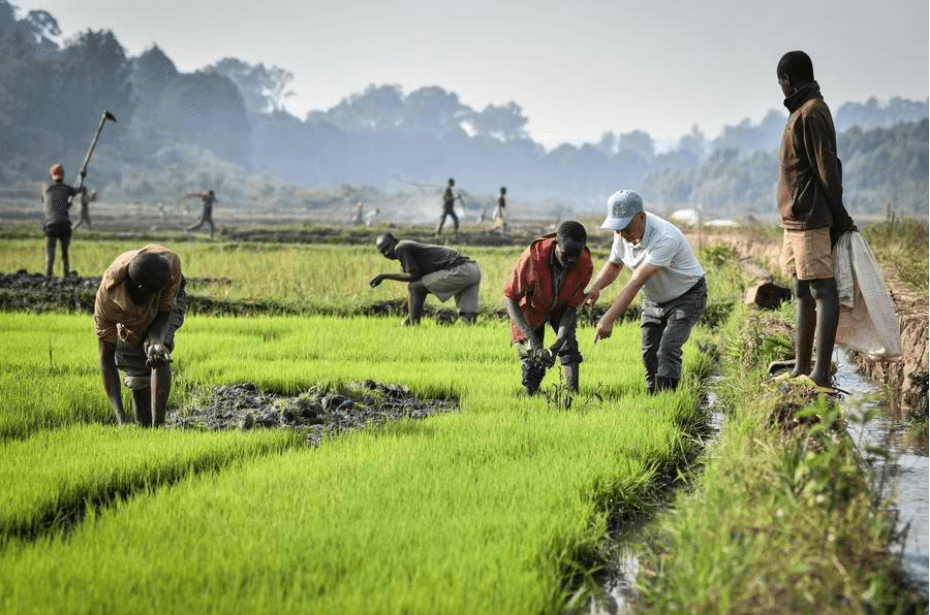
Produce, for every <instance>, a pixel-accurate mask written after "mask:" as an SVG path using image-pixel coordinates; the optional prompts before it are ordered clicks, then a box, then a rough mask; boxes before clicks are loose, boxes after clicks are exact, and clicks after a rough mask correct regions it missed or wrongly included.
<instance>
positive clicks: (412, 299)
mask: <svg viewBox="0 0 930 615" xmlns="http://www.w3.org/2000/svg"><path fill="white" fill-rule="evenodd" d="M428 294H429V291H428V290H427V289H426V286H424V285H423V282H420V281H419V280H418V281H416V282H410V284H408V285H407V319H408V321H409V322H410V324H412V325H415V324H417V323H419V322H420V317H421V316H422V315H423V304H424V303H425V302H426V295H428Z"/></svg>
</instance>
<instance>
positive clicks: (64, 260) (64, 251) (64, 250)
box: [61, 237, 71, 278]
mask: <svg viewBox="0 0 930 615" xmlns="http://www.w3.org/2000/svg"><path fill="white" fill-rule="evenodd" d="M70 243H71V240H70V239H68V238H66V237H62V238H61V264H62V265H64V266H65V275H64V277H65V278H67V277H68V276H69V275H71V262H70V261H69V260H68V246H69V245H70Z"/></svg>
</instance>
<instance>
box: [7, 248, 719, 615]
mask: <svg viewBox="0 0 930 615" xmlns="http://www.w3.org/2000/svg"><path fill="white" fill-rule="evenodd" d="M134 247H137V246H136V244H129V243H127V244H122V243H118V242H112V243H108V242H97V243H93V244H87V245H84V246H82V248H81V249H80V250H76V251H75V255H74V265H73V267H74V268H75V269H77V270H79V271H81V272H82V273H83V274H84V275H87V272H91V271H102V270H103V269H104V268H105V267H106V265H107V264H109V262H110V261H111V260H112V258H113V257H114V256H115V255H116V254H118V253H120V252H122V251H124V250H126V249H132V248H134ZM30 249H31V248H30V247H29V246H28V245H27V242H23V243H19V242H18V241H10V242H7V243H6V244H4V246H3V247H2V248H0V269H3V270H7V271H9V270H12V269H13V267H12V266H11V265H10V264H9V263H12V262H22V259H23V258H26V255H28V253H29V250H30ZM463 251H465V252H466V253H469V254H470V255H472V256H473V257H474V258H476V260H478V262H479V263H480V264H481V266H482V270H483V273H484V283H483V285H482V301H483V302H484V306H483V307H484V309H485V310H486V312H485V313H486V314H487V311H488V310H492V309H494V307H495V306H497V305H499V304H500V303H501V302H500V300H499V292H500V285H501V284H502V282H503V276H504V275H505V274H506V272H507V271H508V270H509V267H510V265H511V264H512V262H513V260H514V259H515V257H516V254H517V252H518V251H519V250H518V249H517V248H494V249H492V248H482V249H472V250H463ZM178 252H179V254H180V255H181V258H182V260H183V262H184V263H185V274H186V275H188V276H190V277H199V278H208V277H209V278H221V279H226V280H228V281H223V282H221V283H217V284H215V285H208V286H207V287H206V288H205V289H199V290H198V289H195V292H201V291H204V292H208V293H226V292H228V293H230V296H236V297H239V298H256V297H267V296H273V297H275V298H277V299H282V298H283V299H284V300H287V301H294V302H303V305H305V306H307V305H312V306H316V307H318V308H319V310H320V312H321V313H320V314H318V315H311V316H300V317H298V316H287V317H284V316H277V317H276V316H251V317H242V318H232V317H214V316H197V315H192V316H191V317H189V318H188V320H187V321H186V322H185V325H184V327H183V328H182V329H181V330H180V331H179V332H178V335H177V347H176V350H175V353H174V354H175V363H174V386H173V389H172V395H171V400H170V408H171V409H174V410H182V409H184V408H185V407H189V406H191V405H195V404H197V403H200V400H201V399H202V397H203V395H204V394H205V393H204V392H205V391H209V390H211V389H212V388H215V387H218V386H221V385H228V384H237V383H244V382H250V383H254V384H255V385H257V386H258V387H259V388H260V389H262V390H266V391H274V392H281V393H289V394H294V393H299V392H301V391H304V390H307V389H308V388H310V387H314V386H321V385H339V384H342V383H347V382H353V381H362V380H366V379H371V380H375V381H378V382H385V383H396V384H402V385H405V386H407V387H409V388H410V389H411V390H412V391H414V392H415V393H417V394H418V395H420V396H422V397H425V398H431V397H443V398H445V397H453V396H454V397H455V398H457V399H458V403H459V408H458V411H457V412H451V413H446V414H441V415H434V416H431V417H429V418H426V419H423V420H417V421H414V420H411V419H407V420H400V421H397V422H393V423H389V424H387V425H385V426H384V427H381V428H374V427H372V428H369V429H365V430H362V431H355V432H352V433H347V434H343V435H339V436H334V437H330V438H324V440H323V443H322V445H320V446H318V447H311V446H308V445H307V444H306V441H307V440H306V437H305V434H302V433H299V432H298V431H295V430H287V429H267V430H251V431H222V432H211V431H201V430H194V429H163V430H158V431H146V430H142V429H139V428H136V427H125V428H118V427H116V426H115V424H114V421H113V419H112V417H111V416H110V410H109V407H108V404H107V402H106V398H105V396H104V394H103V390H102V385H101V384H100V375H99V370H98V367H97V357H96V340H95V338H94V335H93V331H92V326H91V322H90V318H89V316H87V315H83V314H14V313H5V314H0V330H2V337H0V339H2V340H3V341H2V346H3V351H4V352H3V353H2V356H0V398H2V399H3V400H4V404H3V406H2V407H0V449H2V453H0V477H2V481H3V484H4V496H3V497H4V502H3V505H2V507H0V542H2V548H0V578H3V579H4V582H3V583H2V584H0V611H2V612H8V613H46V612H58V613H100V612H120V613H149V612H155V611H157V612H159V613H160V614H165V613H190V612H197V613H228V612H248V613H297V612H301V613H303V612H314V613H355V612H379V613H411V612H429V613H557V612H560V611H561V610H562V609H563V608H565V606H566V605H568V604H570V603H571V601H572V598H573V596H575V597H577V596H576V594H577V593H578V592H579V591H584V589H585V587H587V585H588V584H589V583H590V579H591V578H592V575H593V574H594V573H595V572H596V570H597V568H598V567H599V566H600V565H601V564H602V558H603V555H602V554H599V549H600V548H601V545H602V544H603V541H604V539H605V536H606V534H607V531H608V528H609V527H610V526H611V524H612V523H615V522H616V521H617V520H619V519H629V518H632V517H633V516H635V515H636V514H638V513H639V512H641V511H643V510H649V509H650V507H651V506H653V505H654V501H655V497H656V495H655V494H656V492H657V490H660V489H662V488H663V486H664V485H666V484H668V483H669V482H670V481H672V480H674V479H675V477H676V475H677V472H678V471H679V469H680V467H681V465H682V464H683V463H684V462H685V460H686V459H688V458H690V457H691V456H693V454H694V453H695V451H696V447H697V446H698V443H697V442H696V440H695V439H694V437H693V435H692V434H693V429H694V426H695V425H696V424H698V423H700V422H701V420H702V417H701V416H700V414H701V412H700V410H699V408H698V404H697V401H698V397H699V392H700V390H699V385H700V380H701V379H702V378H703V377H705V376H706V374H707V373H708V372H709V369H710V359H709V358H708V356H706V355H704V354H702V353H701V352H700V351H699V349H698V344H697V341H696V340H697V338H700V337H701V336H702V335H705V334H703V333H700V332H699V333H696V334H695V336H693V339H692V341H691V342H689V344H688V345H687V346H686V352H685V371H686V374H687V377H686V378H685V380H684V381H683V383H684V386H683V387H681V388H680V389H679V390H678V391H676V392H674V393H664V394H661V395H658V396H654V397H653V396H648V395H646V392H645V387H644V385H643V382H642V373H641V370H642V368H641V364H640V359H639V332H638V327H637V325H636V324H623V325H618V327H617V328H616V329H615V331H614V335H613V337H612V338H611V339H610V340H608V341H607V342H606V343H602V344H599V345H598V346H597V347H596V348H594V347H592V339H593V328H590V327H585V326H582V327H581V328H580V329H579V331H578V337H579V342H580V347H581V352H582V354H583V355H584V356H585V361H584V363H582V364H581V391H580V392H579V394H578V395H577V396H576V397H575V400H574V403H573V406H572V409H571V410H569V411H566V410H564V409H563V407H562V404H561V403H560V401H561V399H560V395H561V390H560V386H559V385H560V380H559V370H558V369H557V368H556V369H552V370H550V372H549V373H548V374H547V376H546V380H545V381H544V382H543V385H542V388H543V392H544V395H539V396H535V397H527V396H526V395H525V394H523V393H522V389H521V386H520V366H519V361H518V360H517V357H516V352H515V350H514V349H513V348H512V347H511V346H510V345H509V325H508V323H507V322H506V321H505V320H502V319H499V318H490V317H487V316H486V317H483V318H482V319H480V320H479V323H478V324H477V325H476V326H472V327H467V326H464V325H461V324H455V325H452V326H441V325H438V324H436V323H435V322H432V321H426V322H424V323H423V324H422V325H421V326H420V327H416V328H401V327H400V326H399V323H398V319H396V318H367V317H357V316H353V317H340V316H337V315H333V312H335V313H338V312H339V311H340V310H343V309H345V306H351V305H354V304H355V303H354V302H362V301H371V300H372V299H371V297H373V296H374V297H375V298H374V300H376V301H377V300H384V299H387V298H393V297H397V296H399V295H401V294H402V293H403V285H400V284H394V285H390V284H388V283H385V284H384V285H382V287H381V288H379V289H377V290H376V291H370V290H369V289H368V287H367V280H368V279H369V278H370V277H371V276H373V275H374V274H375V273H378V272H379V271H389V270H396V269H397V264H396V263H394V262H389V261H386V260H385V259H383V258H382V257H381V256H380V255H379V254H378V253H377V252H376V251H375V250H374V249H370V250H369V249H367V248H364V249H363V248H354V247H338V246H270V245H269V246H259V247H257V248H256V247H254V246H235V245H223V244H209V245H204V244H193V243H192V244H179V245H178ZM39 256H41V254H39ZM30 258H33V259H34V258H35V255H33V256H32V257H30ZM20 266H22V265H20ZM28 268H30V269H35V267H28ZM334 272H338V277H334ZM715 284H717V282H715ZM713 292H714V291H713V289H712V293H713ZM382 293H383V294H382ZM379 297H380V299H379ZM430 301H434V300H433V299H430ZM314 302H318V303H314ZM346 311H348V312H351V310H346ZM550 339H551V333H550ZM127 401H128V400H127Z"/></svg>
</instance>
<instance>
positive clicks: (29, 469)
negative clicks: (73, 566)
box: [0, 425, 300, 544]
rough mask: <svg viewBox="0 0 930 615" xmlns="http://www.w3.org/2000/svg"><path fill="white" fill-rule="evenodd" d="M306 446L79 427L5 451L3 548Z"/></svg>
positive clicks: (0, 450)
mask: <svg viewBox="0 0 930 615" xmlns="http://www.w3.org/2000/svg"><path fill="white" fill-rule="evenodd" d="M299 442H300V439H299V438H298V437H297V434H295V433H294V432H286V431H280V430H274V431H256V432H247V433H241V432H225V433H203V432H195V431H187V432H182V431H165V430H161V431H157V430H147V429H141V428H138V427H130V428H121V429H119V428H115V427H106V426H103V425H79V426H71V427H67V428H64V429H60V430H55V431H43V432H41V433H39V434H36V435H35V436H33V437H32V438H29V439H27V440H24V441H13V442H7V443H4V444H2V445H0V483H2V484H3V490H4V505H3V507H2V508H0V544H2V543H3V542H5V541H7V540H8V539H10V538H11V537H24V538H30V537H33V536H36V535H38V534H40V533H41V532H44V531H46V530H48V529H53V530H54V529H59V528H62V527H67V526H70V525H72V524H73V523H74V522H76V521H79V520H80V518H81V517H82V516H83V514H84V513H85V507H86V506H100V505H105V504H107V503H108V502H110V501H111V500H113V499H114V498H117V497H120V496H127V495H129V494H131V493H133V492H136V491H139V490H144V489H154V488H155V487H157V486H159V485H163V484H170V483H173V482H176V481H178V480H180V479H181V478H182V477H184V476H186V475H188V474H190V473H196V472H204V471H212V470H219V469H220V468H223V467H224V466H227V465H229V464H231V463H233V462H235V461H246V460H248V459H251V458H253V457H256V456H259V455H263V454H267V453H269V452H275V451H282V450H284V449H285V448H287V447H289V446H294V445H296V444H298V443H299Z"/></svg>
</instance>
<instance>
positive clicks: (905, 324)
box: [710, 234, 930, 419]
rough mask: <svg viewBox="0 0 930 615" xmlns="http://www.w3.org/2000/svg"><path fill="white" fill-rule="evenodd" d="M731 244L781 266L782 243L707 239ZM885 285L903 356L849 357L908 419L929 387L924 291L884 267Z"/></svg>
mask: <svg viewBox="0 0 930 615" xmlns="http://www.w3.org/2000/svg"><path fill="white" fill-rule="evenodd" d="M710 241H711V242H713V243H723V244H726V245H728V246H731V247H733V248H734V249H735V250H736V252H737V253H738V254H739V255H740V258H741V259H743V260H745V261H747V263H748V266H749V267H752V266H753V265H754V264H756V263H760V264H762V266H763V267H767V268H768V270H769V271H776V270H778V268H779V267H780V264H779V259H780V256H781V245H780V244H778V243H773V242H772V241H771V240H759V239H757V238H754V237H751V236H744V235H739V234H732V235H717V236H714V237H713V238H711V239H710ZM883 274H884V277H885V285H886V286H887V288H888V292H889V294H890V295H891V299H892V302H893V303H894V306H895V312H896V313H897V317H898V326H899V328H900V331H901V346H902V355H901V358H900V359H898V360H897V361H890V362H886V361H876V360H875V359H872V358H870V357H868V356H867V355H864V354H862V353H859V352H853V353H852V358H853V360H854V361H855V362H856V364H857V365H859V368H860V369H861V370H862V372H863V373H864V374H866V375H867V376H869V377H870V378H872V379H874V380H876V381H878V382H881V383H883V384H884V385H886V386H887V387H888V389H889V390H890V391H891V404H892V407H891V413H892V416H894V417H896V418H902V419H903V418H907V417H908V416H909V415H911V414H912V413H914V414H916V416H918V417H921V416H922V417H926V416H927V405H928V404H927V388H928V386H927V385H928V376H927V374H928V349H927V336H928V317H927V315H928V309H930V302H928V297H927V295H925V294H922V293H917V292H915V291H914V290H912V289H910V288H909V287H908V286H907V285H906V284H905V283H903V282H901V281H900V280H899V279H898V278H897V276H896V275H895V273H894V271H893V270H889V269H888V268H885V269H883Z"/></svg>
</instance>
